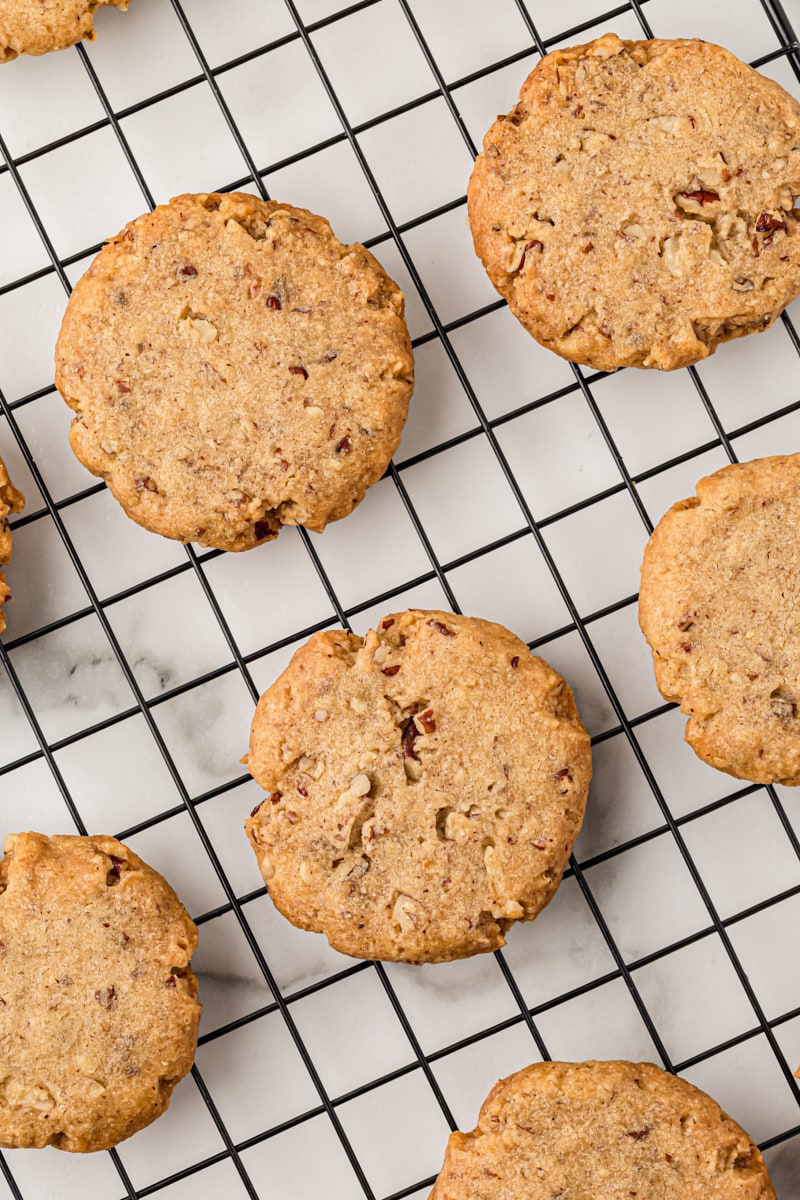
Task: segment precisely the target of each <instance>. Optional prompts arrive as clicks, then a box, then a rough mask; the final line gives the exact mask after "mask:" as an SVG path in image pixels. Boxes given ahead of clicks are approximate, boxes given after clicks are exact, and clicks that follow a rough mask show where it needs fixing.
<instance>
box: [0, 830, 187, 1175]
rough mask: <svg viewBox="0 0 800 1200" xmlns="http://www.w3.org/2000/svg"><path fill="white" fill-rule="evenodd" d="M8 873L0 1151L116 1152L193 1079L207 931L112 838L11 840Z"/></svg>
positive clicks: (1, 916)
mask: <svg viewBox="0 0 800 1200" xmlns="http://www.w3.org/2000/svg"><path fill="white" fill-rule="evenodd" d="M3 849H4V852H5V857H4V858H3V860H2V862H0V1046H2V1051H3V1052H2V1059H1V1060H0V1146H3V1147H25V1146H28V1147H41V1146H55V1147H57V1148H58V1149H59V1150H72V1151H87V1150H102V1149H108V1148H109V1147H111V1146H114V1145H116V1144H117V1142H119V1141H121V1140H122V1139H123V1138H126V1137H130V1135H131V1134H132V1133H135V1132H136V1131H137V1130H138V1129H141V1128H143V1126H145V1125H149V1124H150V1122H151V1121H153V1120H155V1118H156V1117H158V1116H159V1115H160V1114H161V1113H162V1112H163V1111H164V1109H165V1108H166V1107H167V1105H168V1104H169V1099H170V1095H171V1094H172V1090H173V1088H174V1087H175V1084H176V1083H178V1081H179V1080H180V1079H182V1078H183V1076H184V1075H185V1074H186V1073H187V1071H188V1070H189V1069H190V1068H191V1065H192V1061H193V1059H194V1051H195V1046H196V1044H197V1029H198V1022H199V1019H200V1004H199V1003H198V1000H197V980H196V979H195V977H194V975H193V974H192V970H191V967H190V966H189V958H190V956H191V954H192V952H193V951H194V949H195V947H196V945H197V930H196V928H195V926H194V923H193V922H192V921H191V919H190V918H189V916H188V914H187V913H186V911H185V909H184V908H183V906H182V904H181V903H180V901H179V900H178V897H177V896H176V895H175V893H174V892H173V890H172V888H171V887H170V886H169V884H168V883H167V882H166V881H165V880H164V879H162V877H161V876H160V875H159V874H158V873H157V872H156V871H154V870H153V869H152V868H151V867H148V866H147V865H146V864H145V863H143V862H142V860H141V859H140V858H137V856H136V855H135V854H133V853H132V851H130V850H129V849H127V847H126V846H123V845H122V844H121V843H120V842H118V841H117V840H116V839H115V838H111V837H70V836H61V837H52V838H47V837H44V836H43V835H42V834H40V833H20V834H11V835H10V836H9V837H8V838H6V842H5V846H4V848H3Z"/></svg>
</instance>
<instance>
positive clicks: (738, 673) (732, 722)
mask: <svg viewBox="0 0 800 1200" xmlns="http://www.w3.org/2000/svg"><path fill="white" fill-rule="evenodd" d="M798 528H800V454H791V455H788V456H786V457H776V458H761V459H756V460H755V461H753V462H747V463H737V464H735V465H733V466H729V467H723V469H722V470H721V471H717V472H715V474H713V475H710V476H708V478H706V479H701V480H700V482H699V483H698V485H697V495H696V496H692V497H690V498H689V499H688V500H681V501H679V503H677V504H674V505H673V506H672V508H671V509H670V510H669V512H667V513H666V514H665V516H663V517H662V519H661V521H660V522H659V523H658V526H657V527H656V530H655V532H654V533H653V535H652V537H651V538H650V541H649V542H648V544H647V548H646V550H645V554H644V561H643V563H642V582H641V590H640V593H639V623H640V625H641V627H642V631H643V633H644V635H645V637H646V638H647V640H648V642H649V643H650V647H651V649H652V651H653V663H654V665H655V673H656V683H657V684H658V687H659V689H660V691H661V693H662V695H663V696H664V697H665V698H666V699H668V700H676V701H678V702H679V703H680V706H681V710H682V712H685V713H687V714H688V716H689V721H688V723H687V726H686V740H687V742H688V743H689V745H690V746H692V748H693V749H694V750H695V751H696V752H697V753H698V754H699V756H700V757H701V758H702V759H704V760H705V761H706V762H707V763H710V764H711V765H712V766H713V767H718V768H719V769H720V770H721V771H727V772H728V774H730V775H735V776H736V777H737V778H738V779H750V780H752V781H753V782H754V783H774V782H780V783H785V784H800V542H798V536H797V531H798Z"/></svg>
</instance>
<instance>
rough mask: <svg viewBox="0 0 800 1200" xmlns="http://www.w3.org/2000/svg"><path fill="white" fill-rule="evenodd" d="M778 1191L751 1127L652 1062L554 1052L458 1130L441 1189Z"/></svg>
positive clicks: (700, 1198)
mask: <svg viewBox="0 0 800 1200" xmlns="http://www.w3.org/2000/svg"><path fill="white" fill-rule="evenodd" d="M556 1196H569V1197H570V1200H599V1197H603V1198H604V1200H628V1198H629V1197H630V1196H638V1197H640V1198H641V1200H775V1192H774V1190H773V1187H772V1184H771V1183H770V1179H769V1175H768V1173H767V1169H766V1167H765V1165H764V1160H763V1158H762V1157H761V1154H760V1152H759V1150H758V1147H757V1146H755V1145H754V1144H753V1142H752V1141H751V1140H750V1138H749V1137H748V1136H747V1134H746V1133H745V1132H744V1130H742V1129H741V1128H740V1127H739V1126H738V1125H737V1124H736V1122H735V1121H733V1120H731V1118H730V1117H728V1116H727V1115H726V1114H725V1113H724V1112H723V1111H722V1109H721V1108H720V1107H719V1105H718V1104H717V1103H716V1102H715V1101H714V1100H712V1099H711V1097H710V1096H706V1095H705V1094H704V1093H703V1092H701V1091H698V1089H697V1088H694V1087H692V1085H691V1084H689V1083H686V1082H685V1081H684V1080H682V1079H677V1078H676V1077H675V1076H674V1075H668V1074H667V1073H666V1072H665V1071H662V1070H661V1069H660V1068H659V1067H656V1066H653V1064H652V1063H629V1062H585V1063H558V1062H543V1063H537V1064H535V1065H534V1066H531V1067H527V1068H526V1069H525V1070H523V1071H519V1072H517V1074H516V1075H511V1076H510V1077H509V1078H508V1079H503V1080H501V1081H500V1082H499V1083H498V1084H497V1085H496V1087H495V1088H494V1089H493V1090H492V1092H491V1093H490V1094H489V1096H488V1097H487V1099H486V1101H485V1103H484V1105H483V1107H482V1109H481V1112H480V1117H479V1120H478V1126H477V1128H476V1129H474V1130H473V1131H472V1133H467V1134H464V1133H454V1134H451V1136H450V1141H449V1143H448V1147H447V1153H446V1155H445V1160H444V1166H443V1167H442V1171H441V1174H440V1175H439V1178H438V1180H437V1182H436V1185H435V1187H434V1189H433V1191H432V1192H431V1197H430V1200H553V1197H556Z"/></svg>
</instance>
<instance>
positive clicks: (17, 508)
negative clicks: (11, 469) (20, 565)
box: [0, 458, 25, 633]
mask: <svg viewBox="0 0 800 1200" xmlns="http://www.w3.org/2000/svg"><path fill="white" fill-rule="evenodd" d="M24 503H25V497H24V496H23V494H22V492H18V491H17V489H16V488H15V487H14V485H13V484H12V482H11V480H10V479H9V478H8V471H7V470H6V465H5V463H4V462H3V460H2V458H0V567H4V566H5V565H6V563H8V562H10V561H11V526H10V525H9V523H8V516H9V513H18V512H21V511H22V506H23V504H24ZM10 599H11V588H10V587H9V586H8V584H7V583H6V577H5V575H4V574H3V572H2V571H0V633H2V632H3V630H4V629H5V627H6V614H5V612H4V611H3V606H4V604H5V603H6V601H7V600H10Z"/></svg>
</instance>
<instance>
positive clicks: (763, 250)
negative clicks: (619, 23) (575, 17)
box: [468, 34, 800, 371]
mask: <svg viewBox="0 0 800 1200" xmlns="http://www.w3.org/2000/svg"><path fill="white" fill-rule="evenodd" d="M798 193H800V105H798V104H797V102H796V101H795V100H794V99H793V98H792V97H791V96H789V95H788V94H787V93H786V92H785V91H784V90H783V89H782V88H781V87H780V86H779V85H778V84H777V83H775V82H773V80H771V79H765V78H764V77H763V76H761V75H758V74H757V73H756V72H755V71H753V70H752V69H751V68H750V67H748V66H746V65H745V64H744V63H742V62H740V61H739V59H737V58H735V57H734V55H733V54H731V53H729V51H727V50H723V49H722V48H721V47H720V46H714V45H710V44H708V43H706V42H701V41H697V40H679V41H648V42H623V41H620V39H619V38H617V37H616V36H614V34H606V35H605V36H604V37H602V38H600V39H599V40H598V41H595V42H590V43H589V44H587V45H585V46H575V47H573V48H571V49H564V50H555V51H553V53H552V54H548V55H547V56H546V57H545V58H543V59H542V60H541V62H539V63H538V64H537V66H536V68H535V69H534V70H533V72H532V73H531V75H529V77H528V79H527V80H526V81H525V83H524V84H523V86H522V91H521V93H520V98H519V101H518V103H517V104H516V105H515V107H514V108H513V109H512V110H511V112H510V113H509V114H508V115H507V116H505V117H502V116H501V117H498V119H497V121H496V123H495V124H494V125H493V126H492V128H491V129H490V130H489V132H488V133H487V135H486V138H485V139H484V149H483V154H482V155H481V156H480V157H479V158H478V160H477V162H476V164H475V170H474V172H473V175H472V179H471V180H470V185H469V195H468V199H469V219H470V225H471V227H472V234H473V238H474V242H475V250H476V253H477V254H478V256H479V257H480V258H481V260H482V261H483V264H484V266H485V267H486V270H487V271H488V273H489V277H490V278H491V280H492V283H493V284H494V285H495V287H496V288H497V290H498V291H499V292H500V294H501V295H502V296H504V297H505V298H506V300H507V301H508V303H509V306H510V308H511V310H512V312H513V313H514V315H515V316H516V317H517V318H518V319H519V320H520V321H521V322H522V324H523V325H524V326H525V328H526V329H527V330H528V332H529V333H531V334H532V335H533V336H534V337H535V338H536V339H537V341H540V342H541V343H542V345H544V346H547V347H548V348H549V349H551V350H554V351H555V352H556V353H557V354H560V355H562V357H564V358H568V359H571V360H572V361H573V362H579V363H585V364H587V365H588V366H591V367H596V368H598V369H600V370H604V371H613V370H615V369H616V368H617V367H624V366H637V367H660V368H661V369H662V370H672V369H673V368H675V367H683V366H688V365H690V364H691V363H696V362H698V361H699V360H700V359H702V358H705V357H707V355H709V354H712V353H713V352H714V350H715V349H716V347H717V346H718V345H719V343H720V342H724V341H727V340H728V339H729V338H733V337H739V336H741V335H742V334H745V333H754V332H757V331H759V330H763V329H766V328H768V327H769V326H770V325H771V324H772V322H773V321H774V320H775V318H776V317H777V316H778V315H779V313H780V312H781V311H782V310H783V308H784V307H785V306H786V305H787V304H788V303H789V301H790V300H792V299H793V298H794V297H795V296H796V295H797V293H798V292H799V291H800V237H798V226H797V217H796V215H795V213H794V212H793V209H792V206H793V203H794V197H795V196H796V195H797V194H798Z"/></svg>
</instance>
